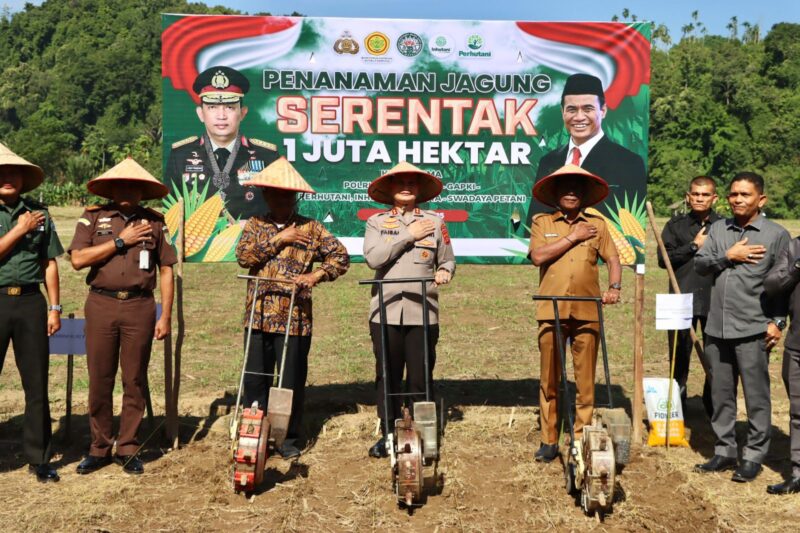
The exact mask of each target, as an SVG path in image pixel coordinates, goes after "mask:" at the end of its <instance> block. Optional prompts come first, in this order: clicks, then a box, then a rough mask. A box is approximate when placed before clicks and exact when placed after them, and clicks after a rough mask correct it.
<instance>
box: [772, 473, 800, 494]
mask: <svg viewBox="0 0 800 533" xmlns="http://www.w3.org/2000/svg"><path fill="white" fill-rule="evenodd" d="M767 492H769V493H770V494H795V493H797V492H800V477H790V478H789V479H787V480H786V481H784V482H783V483H778V484H777V485H767Z"/></svg>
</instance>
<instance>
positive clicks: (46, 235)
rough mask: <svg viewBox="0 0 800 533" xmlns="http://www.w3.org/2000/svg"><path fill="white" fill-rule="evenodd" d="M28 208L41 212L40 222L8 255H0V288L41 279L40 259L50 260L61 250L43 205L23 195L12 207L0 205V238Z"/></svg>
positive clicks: (42, 276) (27, 283) (42, 280)
mask: <svg viewBox="0 0 800 533" xmlns="http://www.w3.org/2000/svg"><path fill="white" fill-rule="evenodd" d="M28 211H39V212H41V213H44V216H45V219H44V224H42V225H41V226H39V227H38V228H37V229H35V230H33V231H31V232H28V233H27V234H25V236H24V237H22V239H20V240H19V241H18V242H17V244H16V245H15V246H14V249H13V250H11V251H10V252H9V253H8V254H6V255H5V256H3V257H2V258H0V287H8V286H12V287H15V286H22V285H32V284H34V283H43V282H44V268H43V264H42V259H54V258H56V257H58V256H59V255H61V254H63V253H64V248H63V247H62V246H61V241H59V240H58V235H56V230H55V226H54V225H53V219H52V218H50V213H49V212H48V211H47V208H46V207H45V206H44V205H42V204H40V203H38V202H34V201H32V200H29V199H27V198H20V199H19V201H18V202H17V205H15V206H8V205H0V237H2V236H3V235H6V234H7V233H8V232H9V231H11V229H12V228H13V227H14V226H16V225H17V223H18V221H19V217H20V216H22V214H24V213H26V212H28Z"/></svg>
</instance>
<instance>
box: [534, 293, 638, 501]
mask: <svg viewBox="0 0 800 533" xmlns="http://www.w3.org/2000/svg"><path fill="white" fill-rule="evenodd" d="M533 299H534V300H537V301H550V302H552V303H553V316H554V317H555V329H556V347H557V348H558V353H559V356H560V358H561V387H560V391H559V392H560V397H561V398H560V401H559V404H560V408H561V416H560V418H561V428H562V439H561V443H562V448H561V449H562V452H561V460H562V463H563V465H564V481H565V485H566V489H567V493H568V494H570V495H574V496H579V497H580V504H581V507H582V508H583V510H584V512H585V513H586V514H587V515H594V514H595V513H596V512H597V513H600V514H601V516H602V515H604V514H606V513H610V512H611V511H612V509H613V505H614V491H615V487H616V482H617V474H619V473H621V472H622V469H623V468H624V466H625V465H626V464H628V461H629V460H630V449H631V419H630V417H629V416H628V414H627V413H626V412H625V410H624V409H622V408H616V409H615V408H614V405H613V398H612V395H611V377H610V373H609V368H608V350H607V348H606V335H605V321H604V319H603V303H602V299H601V298H595V297H583V296H540V295H537V296H534V297H533ZM559 301H577V302H595V303H596V305H597V316H598V320H599V324H600V346H601V348H602V354H603V369H604V372H605V380H606V395H607V398H608V403H607V405H606V406H605V408H602V407H601V408H595V410H594V414H593V417H592V424H591V425H587V426H584V427H583V435H582V436H581V438H580V439H577V440H576V439H575V431H574V415H573V413H574V408H573V405H572V401H571V396H570V394H569V390H568V388H567V355H566V347H565V346H564V338H563V336H562V333H561V331H562V330H561V318H560V316H559V313H558V302H559ZM565 425H566V426H567V428H568V430H569V442H566V443H565V442H564V439H563V436H564V435H563V434H564V431H563V430H564V426H565Z"/></svg>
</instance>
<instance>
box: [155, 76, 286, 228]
mask: <svg viewBox="0 0 800 533" xmlns="http://www.w3.org/2000/svg"><path fill="white" fill-rule="evenodd" d="M192 89H193V90H194V92H195V94H197V95H198V97H199V98H200V105H198V106H197V117H198V118H199V119H200V122H202V123H203V124H204V125H205V128H206V130H205V132H204V133H203V135H202V136H200V137H197V136H192V137H189V138H187V139H183V140H182V141H178V142H176V143H174V144H173V145H172V153H170V156H169V161H168V163H167V173H166V176H165V178H166V181H167V182H168V183H169V184H170V187H171V188H172V190H173V192H177V193H178V194H179V193H180V191H181V190H182V189H183V184H185V185H186V188H187V189H188V190H192V189H194V190H195V191H197V192H198V193H201V192H202V191H203V190H204V189H206V188H207V194H206V198H210V197H211V196H213V195H214V194H217V193H219V195H220V196H221V197H222V199H223V200H224V201H225V208H226V209H227V211H228V213H230V215H231V216H232V217H233V218H236V219H239V220H242V221H245V220H247V219H248V218H250V217H251V216H255V215H258V214H261V213H264V212H266V210H267V206H266V204H265V203H264V198H263V197H262V195H261V194H260V193H259V192H258V191H257V190H255V189H254V188H253V187H245V186H243V185H242V184H243V183H244V182H246V181H248V180H250V178H251V175H255V174H256V173H258V172H259V171H261V170H263V169H264V168H266V167H267V165H269V164H270V163H272V162H273V161H275V160H276V159H278V149H277V147H276V146H275V145H274V144H272V143H268V142H264V141H261V140H259V139H253V138H247V137H245V136H244V135H242V134H241V132H240V131H239V125H240V124H241V122H242V120H244V118H245V117H246V116H247V107H246V106H245V105H244V95H245V94H247V91H248V90H249V89H250V82H249V81H247V78H245V77H244V75H243V74H242V73H240V72H239V71H237V70H234V69H232V68H230V67H223V66H216V67H211V68H208V69H206V70H204V71H203V72H201V73H200V74H199V75H198V76H197V79H195V81H194V85H192Z"/></svg>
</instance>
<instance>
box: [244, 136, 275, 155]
mask: <svg viewBox="0 0 800 533" xmlns="http://www.w3.org/2000/svg"><path fill="white" fill-rule="evenodd" d="M248 140H249V141H250V142H251V143H253V144H255V145H256V146H260V147H261V148H266V149H267V150H272V151H273V152H277V151H278V147H277V146H275V145H274V144H272V143H268V142H267V141H262V140H261V139H253V138H252V137H250V139H248Z"/></svg>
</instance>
